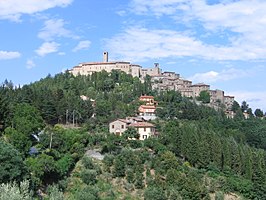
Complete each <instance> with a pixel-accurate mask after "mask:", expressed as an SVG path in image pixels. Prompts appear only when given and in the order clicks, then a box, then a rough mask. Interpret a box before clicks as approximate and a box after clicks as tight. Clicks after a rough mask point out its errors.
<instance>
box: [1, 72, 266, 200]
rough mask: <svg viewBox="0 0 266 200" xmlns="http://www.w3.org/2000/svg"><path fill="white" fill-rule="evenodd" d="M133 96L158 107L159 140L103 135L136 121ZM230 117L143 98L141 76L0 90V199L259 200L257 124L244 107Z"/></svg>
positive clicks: (263, 137) (183, 101)
mask: <svg viewBox="0 0 266 200" xmlns="http://www.w3.org/2000/svg"><path fill="white" fill-rule="evenodd" d="M143 94H147V95H153V96H154V97H155V99H156V101H158V105H159V106H158V108H157V110H156V112H157V113H156V115H157V116H158V118H157V119H156V120H154V121H152V123H153V124H155V126H156V130H157V131H158V132H159V133H160V134H159V136H158V137H152V138H148V139H146V140H144V141H140V140H128V139H127V138H128V137H127V135H128V134H131V133H130V131H131V130H129V131H128V133H127V134H125V136H122V137H120V136H116V135H114V134H109V132H108V124H109V122H111V121H113V120H115V119H117V118H124V117H126V116H135V115H136V114H137V108H138V106H139V105H140V104H141V102H139V101H138V98H139V96H141V95H143ZM82 96H85V97H86V99H83V98H81V97H82ZM233 110H234V111H235V113H236V116H235V118H234V119H229V118H227V117H226V115H225V114H224V112H223V111H222V110H218V111H216V110H214V109H212V108H209V107H207V106H205V105H204V103H203V104H201V105H198V104H196V103H195V102H194V101H193V100H192V99H188V98H184V97H182V96H181V94H180V93H178V92H175V91H164V92H158V91H153V90H152V89H151V81H150V78H149V76H147V77H146V79H145V82H144V83H142V82H141V81H140V80H139V79H138V78H133V77H132V76H131V75H127V74H126V73H123V72H119V71H112V72H111V73H107V72H105V71H102V72H99V73H94V74H92V75H90V76H77V77H74V76H73V75H71V74H69V73H61V74H57V75H55V76H51V75H48V76H47V77H46V78H43V79H41V80H39V81H37V82H34V83H31V84H28V85H24V86H21V87H20V86H19V87H14V85H13V84H12V82H11V81H5V82H4V83H2V85H1V87H0V131H1V132H0V137H1V138H0V163H1V165H0V200H2V199H3V200H6V199H10V200H17V199H21V200H22V199H26V200H28V199H54V200H60V199H68V200H72V199H73V200H74V199H78V200H83V199H84V200H86V199H89V200H94V199H95V200H96V199H106V200H112V199H128V200H129V199H132V200H133V199H146V200H164V199H165V200H167V199H169V200H170V199H171V200H178V199H187V200H193V199H194V200H198V199H206V200H207V199H213V200H222V199H228V198H231V199H232V198H233V199H257V200H263V199H266V195H265V194H266V120H265V119H263V118H261V117H260V116H261V112H262V111H261V110H260V109H257V110H256V112H255V113H254V115H253V113H252V110H251V109H250V108H249V107H248V104H247V103H246V102H243V103H242V105H239V104H238V103H237V102H235V103H234V105H233ZM243 112H248V113H249V114H250V117H249V118H248V119H245V118H244V115H243ZM88 151H95V152H97V153H99V154H100V155H102V156H103V159H95V158H93V157H91V156H89V155H88Z"/></svg>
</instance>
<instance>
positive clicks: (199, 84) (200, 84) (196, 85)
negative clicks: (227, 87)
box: [190, 83, 210, 87]
mask: <svg viewBox="0 0 266 200" xmlns="http://www.w3.org/2000/svg"><path fill="white" fill-rule="evenodd" d="M198 86H208V87H210V85H207V84H205V83H197V84H194V85H191V86H190V87H198Z"/></svg>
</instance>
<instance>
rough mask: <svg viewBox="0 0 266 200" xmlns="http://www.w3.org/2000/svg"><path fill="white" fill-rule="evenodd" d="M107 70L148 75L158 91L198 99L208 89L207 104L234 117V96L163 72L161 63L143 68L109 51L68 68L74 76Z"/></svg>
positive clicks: (141, 76)
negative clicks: (112, 58)
mask: <svg viewBox="0 0 266 200" xmlns="http://www.w3.org/2000/svg"><path fill="white" fill-rule="evenodd" d="M103 70H105V71H106V72H111V71H112V70H120V71H123V72H125V73H127V74H130V75H132V76H133V77H138V78H139V79H140V80H141V81H142V82H143V81H144V79H145V77H146V76H147V75H148V76H150V77H151V82H152V89H157V90H158V91H167V90H174V91H178V92H180V93H181V95H182V96H184V97H188V98H192V99H194V100H196V99H197V98H198V97H199V96H200V94H201V92H203V91H207V92H208V93H209V96H210V100H209V102H206V105H208V106H210V107H213V108H215V109H216V110H217V109H219V108H223V109H224V111H225V112H226V114H227V116H228V117H233V115H234V114H233V112H232V111H231V107H232V105H233V103H234V97H233V96H226V95H224V91H223V90H219V89H216V90H211V89H210V85H207V84H204V83H197V84H192V81H190V80H186V79H183V78H181V76H180V74H177V73H175V72H162V69H161V68H160V66H159V63H155V64H154V67H152V68H147V69H146V68H143V67H142V66H140V65H137V64H132V63H130V62H125V61H111V62H110V61H109V58H108V52H104V53H103V61H102V62H83V63H80V64H79V65H77V66H74V67H73V68H72V69H71V70H68V71H69V72H70V73H72V74H73V75H74V76H77V75H79V74H80V75H91V74H92V73H94V72H100V71H103Z"/></svg>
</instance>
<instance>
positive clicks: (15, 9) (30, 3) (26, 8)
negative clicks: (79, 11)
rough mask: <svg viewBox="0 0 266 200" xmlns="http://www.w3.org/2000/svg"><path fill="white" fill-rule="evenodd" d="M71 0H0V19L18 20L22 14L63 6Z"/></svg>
mask: <svg viewBox="0 0 266 200" xmlns="http://www.w3.org/2000/svg"><path fill="white" fill-rule="evenodd" d="M72 1H73V0H26V1H20V0H19V1H18V0H1V1H0V10H1V12H0V19H9V20H13V21H19V19H20V16H21V15H22V14H34V13H37V12H41V11H44V10H47V9H50V8H54V7H65V6H68V5H69V4H71V3H72Z"/></svg>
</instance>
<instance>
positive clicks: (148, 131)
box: [129, 122, 155, 140]
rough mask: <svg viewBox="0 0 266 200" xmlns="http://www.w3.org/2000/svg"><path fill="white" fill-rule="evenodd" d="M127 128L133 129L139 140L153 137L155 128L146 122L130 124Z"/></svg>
mask: <svg viewBox="0 0 266 200" xmlns="http://www.w3.org/2000/svg"><path fill="white" fill-rule="evenodd" d="M129 127H133V128H134V129H136V130H137V133H138V134H139V140H145V139H147V138H149V137H152V136H155V126H154V125H153V124H151V123H148V122H137V123H131V124H130V125H129Z"/></svg>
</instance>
